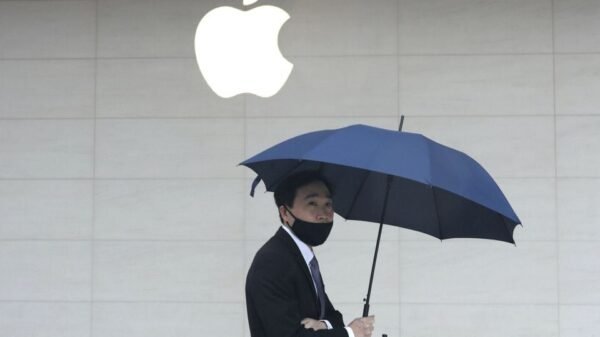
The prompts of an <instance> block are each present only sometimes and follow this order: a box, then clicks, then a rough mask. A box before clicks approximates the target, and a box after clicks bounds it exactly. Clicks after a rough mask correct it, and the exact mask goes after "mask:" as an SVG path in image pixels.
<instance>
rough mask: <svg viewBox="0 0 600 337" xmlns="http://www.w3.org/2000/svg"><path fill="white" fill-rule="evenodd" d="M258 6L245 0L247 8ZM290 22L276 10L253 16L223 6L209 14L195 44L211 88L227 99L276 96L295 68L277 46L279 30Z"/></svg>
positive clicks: (260, 11)
mask: <svg viewBox="0 0 600 337" xmlns="http://www.w3.org/2000/svg"><path fill="white" fill-rule="evenodd" d="M256 1H258V0H244V5H250V4H252V3H255V2H256ZM289 18H290V16H289V15H288V13H286V12H285V11H284V10H283V9H281V8H278V7H274V6H259V7H256V8H254V9H251V10H248V11H241V10H238V9H236V8H233V7H227V6H223V7H218V8H215V9H213V10H211V11H210V12H208V13H207V14H206V15H205V16H204V17H203V18H202V19H201V20H200V23H198V28H197V29H196V38H195V50H196V60H197V61H198V67H199V68H200V71H201V72H202V75H203V76H204V79H205V80H206V82H207V83H208V86H209V87H210V88H211V89H212V90H213V91H214V92H215V93H216V94H217V95H219V96H221V97H223V98H229V97H232V96H235V95H238V94H242V93H251V94H255V95H257V96H260V97H271V96H273V95H275V94H276V93H277V92H278V91H279V89H281V87H282V86H283V84H284V83H285V82H286V81H287V79H288V77H289V75H290V73H291V71H292V68H293V67H294V65H293V64H292V63H290V62H288V61H287V60H286V59H285V58H284V57H283V55H281V52H280V51H279V46H278V45H277V37H278V35H279V30H280V29H281V26H283V24H284V23H285V22H286V21H287V20H288V19H289Z"/></svg>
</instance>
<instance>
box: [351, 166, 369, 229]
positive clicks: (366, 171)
mask: <svg viewBox="0 0 600 337" xmlns="http://www.w3.org/2000/svg"><path fill="white" fill-rule="evenodd" d="M369 174H371V171H369V170H365V174H364V176H363V179H361V181H360V187H359V188H358V191H357V192H356V193H355V194H354V197H353V198H352V203H351V204H350V207H349V208H348V214H346V218H347V217H348V216H349V215H350V212H352V209H353V208H354V204H355V203H356V199H358V195H359V194H360V192H361V191H362V189H363V186H364V185H365V181H366V180H367V177H368V176H369Z"/></svg>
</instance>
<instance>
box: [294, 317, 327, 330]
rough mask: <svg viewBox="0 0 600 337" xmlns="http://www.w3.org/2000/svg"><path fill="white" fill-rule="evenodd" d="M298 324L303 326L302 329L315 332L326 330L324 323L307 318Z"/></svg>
mask: <svg viewBox="0 0 600 337" xmlns="http://www.w3.org/2000/svg"><path fill="white" fill-rule="evenodd" d="M300 324H302V325H304V329H313V330H315V331H317V330H326V329H327V324H325V322H322V321H317V320H316V319H312V318H308V317H306V318H305V319H303V320H302V321H300Z"/></svg>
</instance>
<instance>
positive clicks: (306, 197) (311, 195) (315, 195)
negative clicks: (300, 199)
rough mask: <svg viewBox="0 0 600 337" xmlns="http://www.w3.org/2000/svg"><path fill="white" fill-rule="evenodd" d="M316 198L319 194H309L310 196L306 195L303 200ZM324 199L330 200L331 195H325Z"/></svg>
mask: <svg viewBox="0 0 600 337" xmlns="http://www.w3.org/2000/svg"><path fill="white" fill-rule="evenodd" d="M318 196H319V193H310V194H307V195H306V196H305V197H304V200H306V199H310V198H314V197H318ZM325 197H326V198H328V199H331V195H330V194H326V195H325Z"/></svg>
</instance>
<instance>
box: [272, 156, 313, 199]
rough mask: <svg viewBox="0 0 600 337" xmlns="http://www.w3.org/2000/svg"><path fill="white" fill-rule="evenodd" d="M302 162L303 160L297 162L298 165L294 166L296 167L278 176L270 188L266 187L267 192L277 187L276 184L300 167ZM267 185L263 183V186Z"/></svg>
mask: <svg viewBox="0 0 600 337" xmlns="http://www.w3.org/2000/svg"><path fill="white" fill-rule="evenodd" d="M303 162H304V160H303V159H300V160H298V164H296V166H294V167H292V168H291V169H290V170H288V171H287V172H286V173H285V174H282V175H281V176H279V178H277V180H276V181H274V182H273V183H272V184H271V185H270V186H267V191H269V190H271V188H272V187H273V186H277V184H279V183H280V182H281V181H282V180H283V179H284V178H285V177H287V176H288V175H289V174H290V172H293V171H294V170H295V169H297V168H298V167H299V166H300V165H302V163H303ZM266 185H267V183H266V181H265V186H266Z"/></svg>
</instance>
